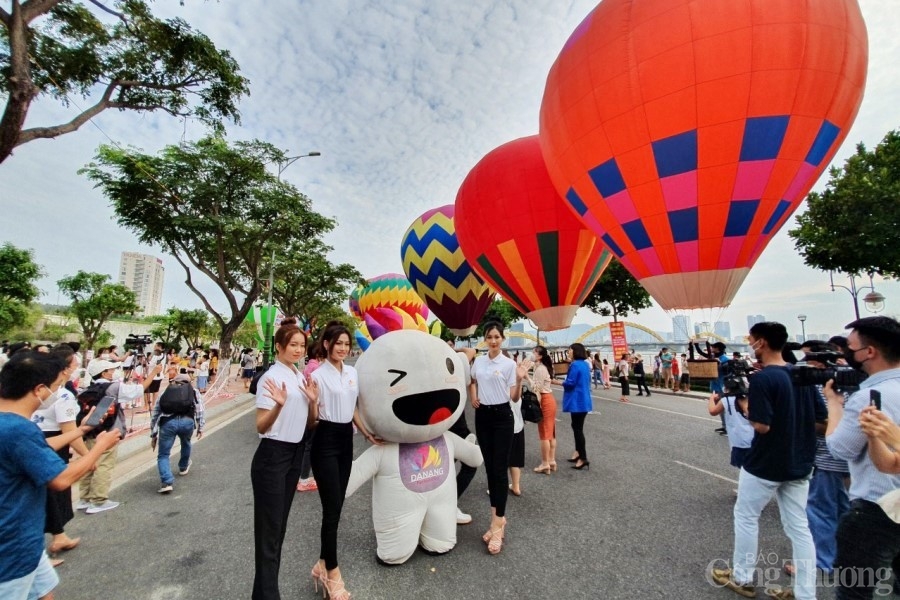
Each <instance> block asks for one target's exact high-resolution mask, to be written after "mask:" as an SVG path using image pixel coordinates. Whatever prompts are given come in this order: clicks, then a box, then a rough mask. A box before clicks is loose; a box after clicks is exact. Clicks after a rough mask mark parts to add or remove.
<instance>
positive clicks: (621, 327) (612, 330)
mask: <svg viewBox="0 0 900 600" xmlns="http://www.w3.org/2000/svg"><path fill="white" fill-rule="evenodd" d="M609 335H610V337H611V338H612V347H613V358H614V359H615V360H619V359H620V358H622V355H623V354H625V353H626V352H628V340H627V339H625V323H623V322H622V321H613V322H612V323H610V324H609Z"/></svg>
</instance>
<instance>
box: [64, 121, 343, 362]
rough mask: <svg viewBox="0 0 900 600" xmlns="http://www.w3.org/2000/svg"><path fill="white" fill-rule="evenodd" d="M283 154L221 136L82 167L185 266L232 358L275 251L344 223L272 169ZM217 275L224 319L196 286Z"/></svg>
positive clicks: (106, 149)
mask: <svg viewBox="0 0 900 600" xmlns="http://www.w3.org/2000/svg"><path fill="white" fill-rule="evenodd" d="M284 160H285V154H284V152H282V151H281V150H279V149H277V148H276V147H274V146H272V145H271V144H267V143H265V142H261V141H259V140H254V141H245V142H236V143H235V144H233V145H229V144H228V143H226V142H225V141H224V140H223V139H221V138H218V137H209V138H205V139H203V140H200V141H198V142H194V143H185V144H181V145H178V146H167V147H166V148H164V149H163V150H162V151H161V152H160V153H159V154H157V155H155V156H154V155H149V154H144V153H143V152H140V151H138V150H123V149H119V148H114V147H112V146H101V147H100V149H99V150H98V155H97V162H95V163H92V164H90V165H88V166H87V167H86V168H84V169H82V171H81V172H82V173H84V174H86V175H87V176H88V178H90V179H91V180H92V181H93V182H94V183H96V184H97V186H98V187H99V188H101V189H102V190H103V193H104V194H105V195H106V196H107V198H109V200H110V202H111V203H112V205H113V208H114V209H115V212H116V215H117V217H118V221H119V224H120V225H123V226H124V227H126V228H127V229H129V230H131V231H133V232H135V233H136V234H137V236H138V239H139V240H140V241H142V242H144V243H147V244H159V245H161V246H162V247H163V249H164V250H165V251H166V252H168V253H169V254H171V255H172V257H173V258H174V259H175V260H176V262H178V264H179V265H181V267H182V269H183V270H184V273H185V283H186V284H187V286H188V287H189V288H190V289H191V290H192V291H193V292H194V293H195V294H196V295H197V296H198V297H199V298H200V300H201V301H202V302H203V305H204V306H205V307H206V310H207V311H208V312H209V313H210V314H211V315H212V317H213V319H215V320H216V322H217V323H218V324H219V327H220V331H221V333H220V340H219V347H220V349H221V352H222V356H223V357H226V358H227V357H228V356H229V355H230V352H231V341H232V338H233V336H234V333H235V332H236V331H237V329H238V327H240V325H241V323H243V322H244V318H245V317H246V316H247V314H248V313H249V312H250V310H251V308H252V307H253V305H254V304H255V303H256V302H257V301H258V300H259V297H260V293H261V291H262V284H263V281H265V280H266V279H267V278H268V272H267V270H264V267H265V266H267V263H268V260H269V257H270V256H271V253H272V251H273V250H275V251H276V255H277V252H278V251H279V250H284V249H285V248H287V247H289V245H290V244H289V241H290V240H293V239H305V240H307V241H309V242H310V243H312V242H313V241H314V240H317V239H318V238H320V236H321V235H323V234H324V233H326V232H328V231H331V230H332V229H333V228H334V226H335V222H334V221H333V220H332V219H329V218H326V217H324V216H322V215H320V214H318V213H317V212H315V211H313V210H312V206H311V202H310V200H309V198H307V197H306V196H304V195H303V194H301V193H300V192H299V191H298V190H297V189H296V188H295V187H294V186H293V185H291V184H290V183H287V182H284V181H281V180H280V179H278V177H276V176H275V175H273V174H272V173H269V172H268V171H267V170H266V167H267V165H270V164H272V163H278V162H283V161H284ZM197 274H200V275H202V276H206V277H207V278H209V279H210V280H211V281H212V282H213V284H214V285H215V286H216V287H217V288H218V290H219V291H220V292H221V294H222V295H223V296H224V298H225V300H226V302H227V304H228V312H227V316H223V315H221V314H219V313H218V312H217V311H216V310H215V309H214V308H213V306H212V303H211V302H210V301H209V299H207V297H206V296H205V295H204V294H203V293H202V292H201V291H200V290H199V289H198V288H197V286H196V285H195V284H194V277H195V275H197Z"/></svg>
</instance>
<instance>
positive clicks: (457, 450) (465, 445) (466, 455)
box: [444, 431, 484, 467]
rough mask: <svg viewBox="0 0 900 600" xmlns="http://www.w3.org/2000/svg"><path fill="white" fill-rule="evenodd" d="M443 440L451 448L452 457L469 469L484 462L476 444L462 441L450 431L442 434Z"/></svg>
mask: <svg viewBox="0 0 900 600" xmlns="http://www.w3.org/2000/svg"><path fill="white" fill-rule="evenodd" d="M444 439H446V440H447V442H448V443H449V444H450V445H452V446H453V457H454V458H456V459H457V460H459V461H461V462H462V463H463V464H466V465H469V466H470V467H478V466H481V464H482V463H483V462H484V457H483V456H482V455H481V448H479V447H478V445H477V444H473V443H472V442H470V441H467V440H464V439H462V438H461V437H459V436H458V435H456V434H455V433H453V432H452V431H448V432H447V433H445V434H444Z"/></svg>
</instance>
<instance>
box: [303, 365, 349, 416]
mask: <svg viewBox="0 0 900 600" xmlns="http://www.w3.org/2000/svg"><path fill="white" fill-rule="evenodd" d="M312 378H313V379H315V380H316V383H318V384H319V420H320V421H331V422H332V423H349V422H350V421H352V420H353V411H355V410H356V399H357V397H358V396H359V385H358V384H359V378H358V377H357V375H356V369H355V368H353V367H351V366H350V365H348V364H344V365H342V369H341V370H340V371H338V370H337V369H336V368H335V366H334V365H333V364H331V363H330V362H329V361H327V360H326V361H323V362H322V364H321V365H320V366H319V368H318V369H316V370H315V371H313V374H312Z"/></svg>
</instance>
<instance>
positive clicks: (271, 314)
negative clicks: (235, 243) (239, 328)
mask: <svg viewBox="0 0 900 600" xmlns="http://www.w3.org/2000/svg"><path fill="white" fill-rule="evenodd" d="M308 156H322V153H321V152H318V151H315V150H313V151H312V152H307V153H306V154H301V155H299V156H288V157H285V158H284V160H279V161H278V180H279V181H281V174H282V173H284V171H285V169H287V168H288V167H289V166H291V165H292V164H294V163H295V162H297V161H298V160H300V159H301V158H306V157H308ZM274 287H275V248H272V262H270V263H269V302H268V303H267V305H266V306H268V307H269V310H268V312H267V314H266V326H265V327H263V329H264V330H265V336H266V339H265V342H264V344H263V365H265V366H269V365H270V364H272V337H273V336H274V335H275V332H274V331H273V330H274V328H275V307H274V306H273V305H272V289H273V288H274Z"/></svg>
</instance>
